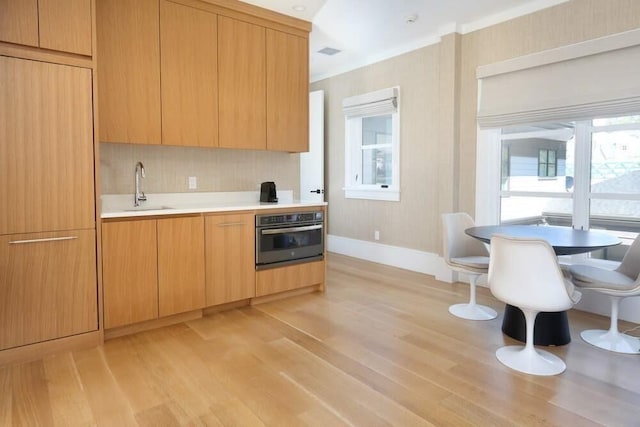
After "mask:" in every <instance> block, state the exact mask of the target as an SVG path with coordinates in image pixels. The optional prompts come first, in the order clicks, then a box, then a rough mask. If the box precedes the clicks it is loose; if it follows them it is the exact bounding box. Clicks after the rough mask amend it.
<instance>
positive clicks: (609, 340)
mask: <svg viewBox="0 0 640 427" xmlns="http://www.w3.org/2000/svg"><path fill="white" fill-rule="evenodd" d="M580 336H581V337H582V339H583V340H585V341H586V342H588V343H589V344H591V345H594V346H596V347H599V348H601V349H604V350H609V351H614V352H616V353H624V354H640V338H635V337H632V336H629V335H625V334H621V333H619V332H611V331H604V330H599V329H591V330H588V331H582V332H581V333H580Z"/></svg>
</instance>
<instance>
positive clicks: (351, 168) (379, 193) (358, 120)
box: [343, 86, 400, 202]
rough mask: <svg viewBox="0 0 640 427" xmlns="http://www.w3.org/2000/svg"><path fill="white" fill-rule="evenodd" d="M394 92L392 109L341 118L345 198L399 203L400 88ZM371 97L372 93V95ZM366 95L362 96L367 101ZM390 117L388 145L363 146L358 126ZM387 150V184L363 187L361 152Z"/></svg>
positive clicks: (360, 127)
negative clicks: (388, 152)
mask: <svg viewBox="0 0 640 427" xmlns="http://www.w3.org/2000/svg"><path fill="white" fill-rule="evenodd" d="M391 89H394V90H395V98H396V104H395V109H392V108H389V109H388V110H385V111H376V112H372V113H370V114H366V113H364V114H358V115H355V116H353V115H352V116H350V115H347V114H345V175H344V176H345V186H344V188H343V190H344V192H345V198H347V199H365V200H382V201H394V202H397V201H400V88H399V87H397V86H396V87H394V88H391ZM372 94H373V93H372ZM369 95H370V94H365V95H363V97H367V96H369ZM381 116H391V138H390V140H391V141H390V143H389V144H382V145H377V146H374V145H364V144H363V140H362V122H363V119H365V118H368V117H381ZM389 145H390V148H391V183H390V184H363V183H362V176H363V161H362V157H363V156H362V154H363V152H364V151H365V150H372V149H375V148H388V147H389Z"/></svg>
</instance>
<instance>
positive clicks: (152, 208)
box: [100, 190, 327, 218]
mask: <svg viewBox="0 0 640 427" xmlns="http://www.w3.org/2000/svg"><path fill="white" fill-rule="evenodd" d="M100 199H101V205H102V212H101V215H100V217H101V218H127V217H140V216H157V215H181V214H193V213H206V212H225V211H239V210H266V209H282V208H299V207H307V206H326V205H327V203H326V202H308V201H300V200H294V199H293V191H289V190H284V191H281V190H278V202H277V203H261V202H260V192H259V191H237V192H215V193H196V192H194V193H156V194H147V201H146V202H140V206H139V207H134V206H133V194H103V195H102V196H101V198H100Z"/></svg>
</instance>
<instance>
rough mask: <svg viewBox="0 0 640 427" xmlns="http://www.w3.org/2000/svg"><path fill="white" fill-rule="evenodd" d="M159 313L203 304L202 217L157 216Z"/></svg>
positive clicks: (161, 314) (186, 309) (189, 309)
mask: <svg viewBox="0 0 640 427" xmlns="http://www.w3.org/2000/svg"><path fill="white" fill-rule="evenodd" d="M157 235H158V315H159V316H160V317H164V316H170V315H172V314H178V313H184V312H186V311H191V310H197V309H199V308H203V307H204V306H205V293H204V289H205V287H204V219H203V218H202V217H201V216H198V217H185V218H171V219H159V220H158V223H157Z"/></svg>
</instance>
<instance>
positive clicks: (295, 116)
mask: <svg viewBox="0 0 640 427" xmlns="http://www.w3.org/2000/svg"><path fill="white" fill-rule="evenodd" d="M266 36H267V150H277V151H290V152H303V151H309V42H308V39H306V38H303V37H298V36H294V35H291V34H287V33H283V32H282V31H276V30H272V29H267V34H266Z"/></svg>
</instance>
